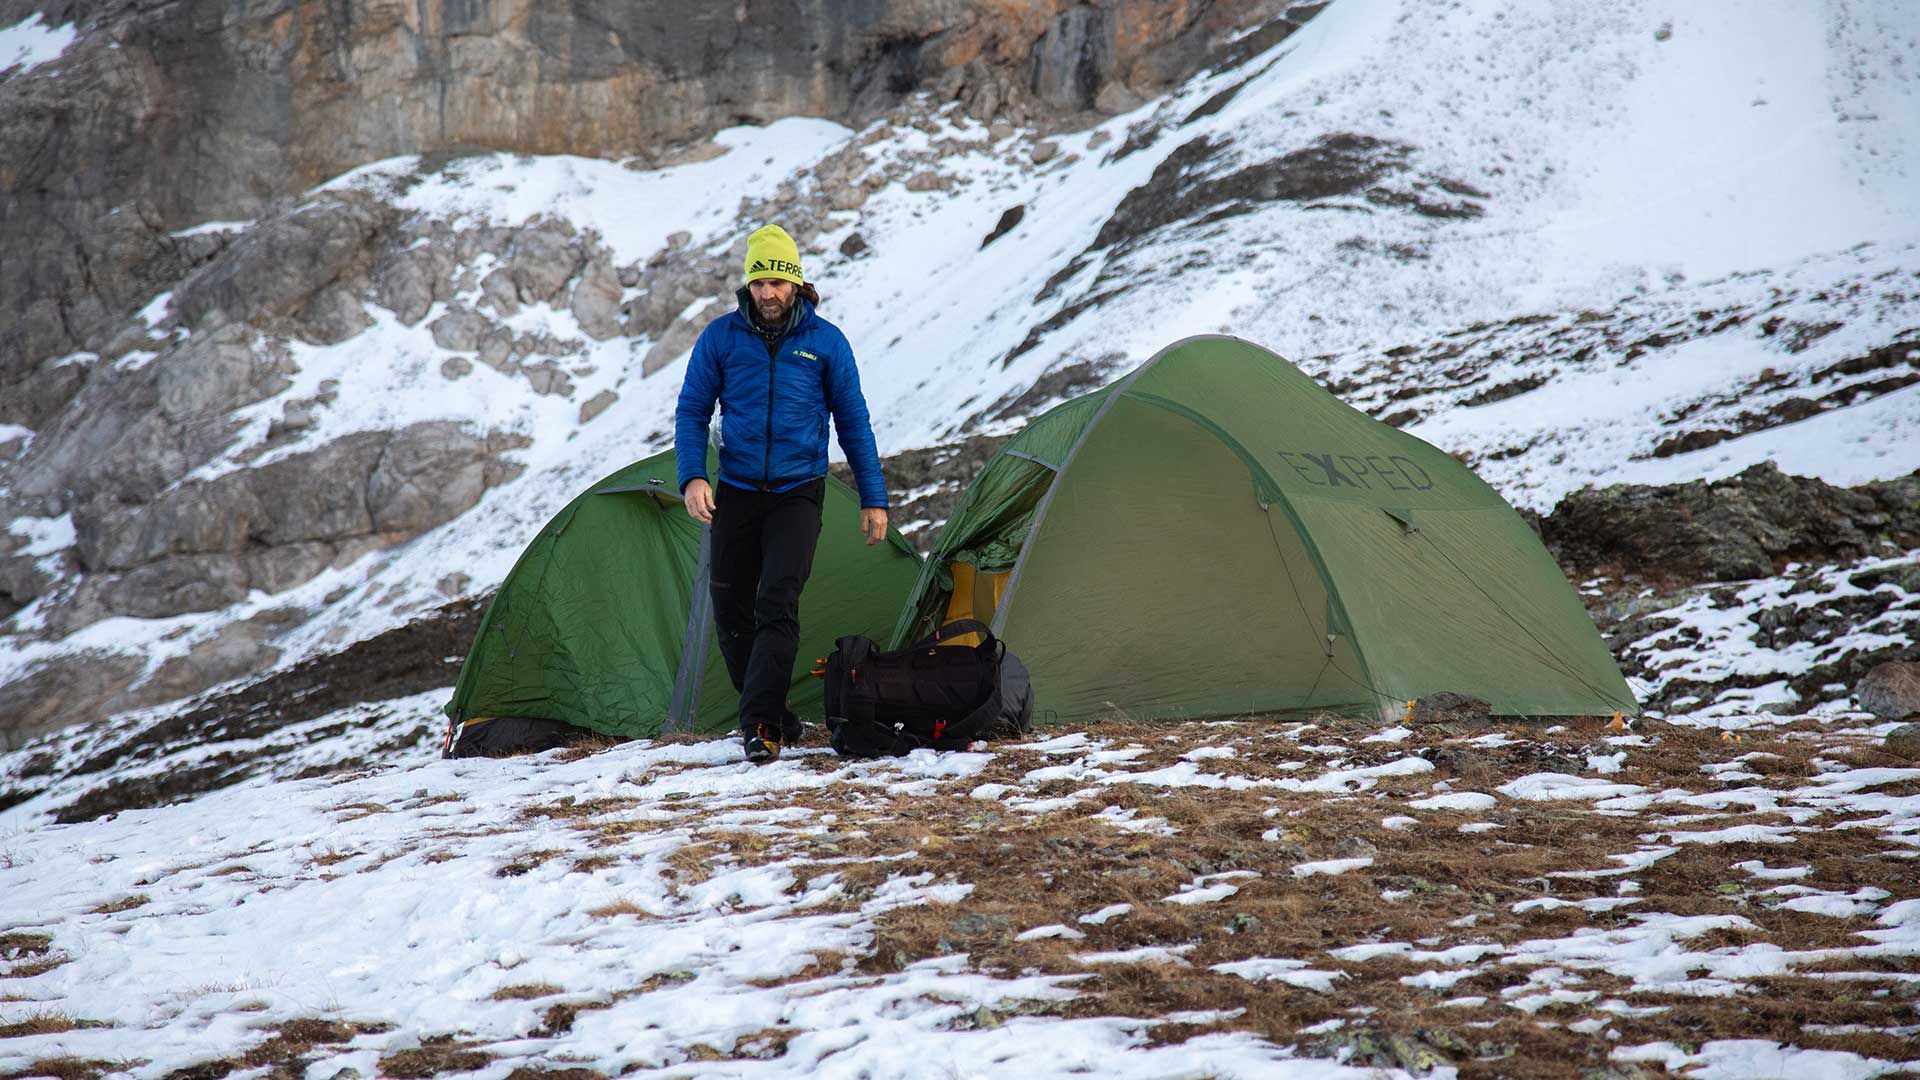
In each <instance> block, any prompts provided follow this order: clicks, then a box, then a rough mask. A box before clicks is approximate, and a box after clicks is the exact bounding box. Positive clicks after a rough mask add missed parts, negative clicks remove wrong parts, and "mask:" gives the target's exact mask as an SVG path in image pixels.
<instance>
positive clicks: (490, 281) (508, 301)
mask: <svg viewBox="0 0 1920 1080" xmlns="http://www.w3.org/2000/svg"><path fill="white" fill-rule="evenodd" d="M480 294H481V296H483V297H484V298H485V299H486V301H487V302H488V303H490V304H492V305H493V310H494V311H495V312H496V313H498V314H499V315H500V317H501V318H503V319H504V318H508V317H510V316H512V315H513V313H514V312H516V311H519V310H520V290H519V288H518V287H517V286H515V285H514V283H513V275H512V274H509V273H507V272H506V271H505V270H495V271H494V272H493V273H491V274H488V275H487V276H486V277H483V278H481V279H480Z"/></svg>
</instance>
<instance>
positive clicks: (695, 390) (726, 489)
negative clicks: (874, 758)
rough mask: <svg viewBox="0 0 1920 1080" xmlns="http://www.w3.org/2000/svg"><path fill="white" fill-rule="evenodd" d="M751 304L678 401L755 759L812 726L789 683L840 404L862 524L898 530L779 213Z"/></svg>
mask: <svg viewBox="0 0 1920 1080" xmlns="http://www.w3.org/2000/svg"><path fill="white" fill-rule="evenodd" d="M746 281H747V283H746V285H745V286H743V287H742V288H741V289H740V290H739V291H738V292H736V293H735V294H734V295H735V297H736V298H737V299H738V300H739V303H740V306H739V310H737V311H732V312H729V313H727V314H726V315H722V316H721V317H720V318H718V319H715V320H714V321H713V322H712V324H710V325H709V326H708V327H707V328H706V329H705V330H704V331H702V332H701V334H700V339H699V340H698V341H696V342H695V343H694V346H693V358H692V359H691V360H689V361H688V363H687V378H686V382H685V383H684V384H682V386H681V387H680V404H679V407H678V408H677V409H676V410H675V412H674V421H675V432H674V454H675V456H676V457H678V458H679V463H680V492H681V494H682V495H683V496H684V497H685V499H686V503H687V513H689V514H692V515H693V516H694V517H695V518H697V519H699V520H700V521H703V522H706V523H708V524H709V525H711V526H712V527H713V531H712V535H711V541H712V545H713V612H714V623H715V625H716V627H717V629H718V631H719V638H720V653H721V656H722V657H723V658H724V659H725V660H726V664H727V675H728V676H729V677H731V678H732V680H733V686H734V689H736V690H738V691H739V692H740V735H741V741H742V743H743V745H744V746H745V749H746V754H747V760H748V761H751V762H755V763H759V762H765V761H771V760H773V759H774V758H775V757H778V756H779V754H780V745H781V743H783V742H786V743H791V742H796V741H798V739H799V738H800V735H801V728H800V721H799V720H798V719H797V718H796V717H795V716H794V715H793V713H792V712H791V711H790V710H788V708H787V686H788V684H789V683H791V682H792V680H793V661H794V656H795V654H796V653H798V652H799V649H800V590H801V588H802V587H804V586H805V585H806V583H807V575H808V574H809V573H810V572H811V571H812V569H813V549H814V544H815V542H816V541H818V540H819V538H820V506H821V501H822V500H823V499H824V498H825V495H826V474H827V417H828V416H829V415H831V416H832V417H833V427H834V430H835V431H836V432H838V433H839V436H840V449H841V450H842V451H844V452H845V453H846V455H847V461H848V463H849V464H851V465H852V466H853V476H854V480H855V482H856V484H857V485H858V487H859V489H860V506H861V510H860V531H861V532H862V533H864V534H865V535H866V538H867V543H868V544H869V545H872V544H877V543H879V542H880V541H881V540H883V539H885V538H886V535H887V481H886V477H884V476H883V475H882V474H881V472H880V455H879V454H878V453H877V452H876V451H875V449H874V442H873V428H872V425H871V424H870V423H869V421H868V419H867V402H866V399H865V398H864V397H862V396H861V394H860V373H859V371H858V369H856V368H855V367H854V363H853V349H852V348H851V347H850V346H848V344H847V339H846V335H844V334H842V333H841V332H840V330H839V328H837V327H835V326H834V325H833V324H832V323H830V322H828V321H827V320H825V319H823V318H821V317H820V316H819V314H818V313H817V312H816V311H815V307H816V306H817V305H818V304H819V303H820V295H819V293H817V292H815V291H814V288H813V286H812V285H809V284H807V282H806V279H805V277H804V276H802V274H801V270H800V249H799V247H798V246H797V245H796V244H794V242H793V238H792V237H791V236H788V235H787V233H786V230H784V229H782V228H780V227H779V226H778V225H768V226H765V227H764V228H761V229H759V230H756V231H755V232H754V233H753V235H752V236H750V237H748V238H747V261H746ZM716 401H718V402H719V404H720V475H719V476H718V477H717V478H714V479H713V480H712V481H710V480H709V478H708V477H707V476H706V462H707V425H708V423H709V422H710V421H711V420H712V418H713V406H714V402H716Z"/></svg>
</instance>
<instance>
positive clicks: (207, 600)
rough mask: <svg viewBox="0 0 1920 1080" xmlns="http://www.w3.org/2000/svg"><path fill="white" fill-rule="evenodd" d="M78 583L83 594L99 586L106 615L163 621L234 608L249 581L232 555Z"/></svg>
mask: <svg viewBox="0 0 1920 1080" xmlns="http://www.w3.org/2000/svg"><path fill="white" fill-rule="evenodd" d="M80 584H81V590H82V591H86V590H87V589H88V588H89V587H90V586H97V587H98V589H99V593H98V600H99V603H100V605H101V606H102V607H103V608H105V609H106V611H107V613H108V614H111V615H126V616H130V617H132V618H135V619H164V618H168V617H170V616H174V615H183V614H186V613H188V612H194V611H217V610H219V609H220V608H223V607H226V606H227V605H228V604H237V603H239V602H240V601H242V600H245V599H246V598H247V592H248V588H249V584H250V583H249V582H248V581H247V571H246V567H245V566H244V565H242V564H241V561H240V560H239V558H237V557H235V556H233V555H178V556H173V557H170V558H165V559H160V560H158V561H156V562H151V563H148V564H146V565H145V566H140V567H136V568H134V569H132V570H129V571H127V572H126V573H124V574H108V575H90V576H88V577H86V578H82V579H81V583H80ZM80 610H84V605H83V606H82V607H81V608H80ZM75 629H78V627H75Z"/></svg>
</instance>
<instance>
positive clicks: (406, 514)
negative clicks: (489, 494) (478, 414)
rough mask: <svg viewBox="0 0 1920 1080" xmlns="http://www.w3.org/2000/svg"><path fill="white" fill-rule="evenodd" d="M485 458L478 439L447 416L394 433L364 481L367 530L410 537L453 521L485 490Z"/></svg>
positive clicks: (482, 440)
mask: <svg viewBox="0 0 1920 1080" xmlns="http://www.w3.org/2000/svg"><path fill="white" fill-rule="evenodd" d="M487 456H488V455H487V443H486V439H485V438H484V437H478V436H475V435H473V434H471V433H469V432H468V431H467V430H466V428H465V427H464V426H463V425H461V424H459V423H456V422H453V421H450V420H432V421H427V422H424V423H419V424H415V425H413V426H412V427H409V428H407V429H405V430H403V431H401V432H399V433H398V434H396V435H394V436H393V437H392V438H391V439H390V440H389V441H388V442H387V444H386V446H385V448H384V450H383V452H382V453H381V455H380V458H379V464H377V465H376V466H374V469H373V474H372V476H371V477H369V478H368V480H367V483H366V499H367V501H366V506H367V510H368V511H369V513H370V514H371V515H372V519H373V531H375V532H380V533H400V534H403V535H406V536H416V535H418V534H420V533H423V532H425V531H426V530H428V529H431V528H433V527H434V526H436V525H441V524H444V523H446V522H448V521H451V520H453V518H454V517H456V516H458V515H459V514H460V513H462V512H464V511H465V510H467V509H468V508H470V507H472V506H473V504H475V503H477V502H479V501H480V496H481V494H482V493H484V491H485V490H486V466H487Z"/></svg>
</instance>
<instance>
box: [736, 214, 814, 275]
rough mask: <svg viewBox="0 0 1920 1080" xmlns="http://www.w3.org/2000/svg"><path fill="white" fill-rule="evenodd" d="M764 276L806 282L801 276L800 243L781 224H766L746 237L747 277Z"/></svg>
mask: <svg viewBox="0 0 1920 1080" xmlns="http://www.w3.org/2000/svg"><path fill="white" fill-rule="evenodd" d="M761 278H780V279H781V280H783V281H791V282H793V283H794V284H795V285H804V284H806V279H805V278H803V277H801V276H800V245H798V244H796V243H794V242H793V237H791V236H788V235H787V230H785V229H783V228H781V227H780V226H778V225H763V226H761V227H760V228H758V229H755V230H754V231H753V235H752V236H749V237H747V280H748V281H749V282H753V281H758V280H759V279H761Z"/></svg>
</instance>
